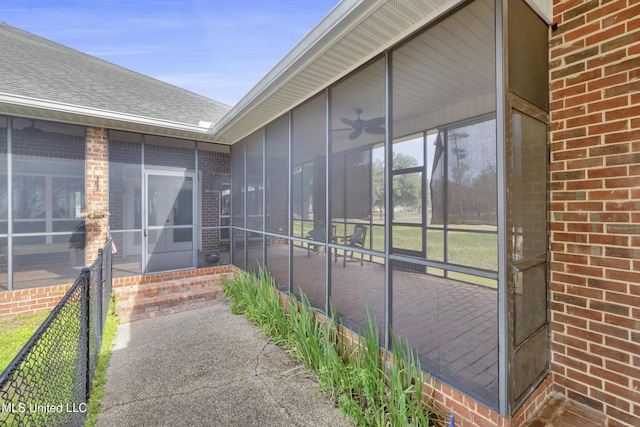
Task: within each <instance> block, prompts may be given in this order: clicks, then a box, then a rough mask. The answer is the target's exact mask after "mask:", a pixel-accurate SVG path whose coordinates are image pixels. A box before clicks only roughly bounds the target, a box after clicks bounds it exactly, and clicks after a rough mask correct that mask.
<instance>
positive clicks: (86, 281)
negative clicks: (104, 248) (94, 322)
mask: <svg viewBox="0 0 640 427" xmlns="http://www.w3.org/2000/svg"><path fill="white" fill-rule="evenodd" d="M81 276H82V278H83V284H82V289H83V294H82V295H83V298H82V316H83V320H84V322H82V323H83V325H84V328H85V332H86V336H85V344H86V346H87V348H86V353H85V361H86V369H85V374H86V375H85V389H84V396H85V403H86V402H88V401H89V392H90V391H91V307H90V304H91V269H90V268H89V267H83V268H82V273H81Z"/></svg>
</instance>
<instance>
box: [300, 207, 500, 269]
mask: <svg viewBox="0 0 640 427" xmlns="http://www.w3.org/2000/svg"><path fill="white" fill-rule="evenodd" d="M415 216H416V215H415V214H412V213H410V212H408V213H399V214H398V215H396V220H398V221H402V222H406V223H415V222H416V217H415ZM418 221H419V220H418ZM312 227H313V221H301V220H296V221H294V222H293V235H294V236H298V237H306V236H307V234H308V232H309V230H311V228H312ZM352 230H353V225H347V229H346V230H345V229H344V225H343V224H340V225H337V234H338V235H343V234H347V233H349V232H351V231H352ZM392 232H393V235H392V238H393V247H394V248H396V249H406V250H413V251H418V252H421V251H422V238H421V233H422V228H421V227H419V226H418V227H414V226H410V225H405V226H399V225H396V226H394V227H393V230H392ZM446 235H447V238H448V244H447V254H446V255H447V257H446V260H447V262H448V263H451V264H458V265H463V266H467V267H473V268H480V269H483V270H489V271H497V269H498V238H497V234H496V233H495V227H491V226H486V225H470V226H462V225H461V226H456V227H455V229H453V228H449V230H448V231H447V234H446ZM426 242H427V257H426V258H427V259H428V260H431V261H439V262H444V261H445V231H444V229H438V228H429V229H428V230H427V233H426ZM365 248H366V249H372V250H375V251H380V252H383V251H384V227H383V223H380V225H376V224H374V226H373V228H372V229H369V230H368V234H367V245H366V246H365ZM466 280H467V281H468V279H466Z"/></svg>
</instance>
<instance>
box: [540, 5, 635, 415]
mask: <svg viewBox="0 0 640 427" xmlns="http://www.w3.org/2000/svg"><path fill="white" fill-rule="evenodd" d="M634 3H635V2H634V1H625V0H622V1H620V0H618V1H581V0H580V1H576V0H572V1H559V0H555V1H554V22H555V23H557V28H556V29H555V30H554V31H553V32H552V34H551V44H550V57H551V58H550V61H551V62H550V73H551V134H550V142H551V182H550V189H551V208H550V210H551V260H552V263H551V277H550V287H551V302H550V304H551V322H552V338H551V339H552V371H553V375H554V383H555V387H556V390H558V391H560V392H562V393H564V394H566V395H567V396H568V397H570V398H572V399H574V400H577V401H579V402H582V403H585V404H587V405H589V406H591V407H594V408H596V409H598V410H601V411H603V412H604V413H605V414H606V415H607V416H608V418H609V422H610V425H624V426H631V425H635V426H637V425H640V403H639V402H640V225H639V224H640V81H638V77H640V4H634Z"/></svg>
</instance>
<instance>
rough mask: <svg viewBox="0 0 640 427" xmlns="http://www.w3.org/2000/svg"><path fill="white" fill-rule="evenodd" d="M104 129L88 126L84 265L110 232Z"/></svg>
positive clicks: (107, 155)
mask: <svg viewBox="0 0 640 427" xmlns="http://www.w3.org/2000/svg"><path fill="white" fill-rule="evenodd" d="M108 145H109V142H108V132H107V129H101V128H91V127H88V128H87V148H86V149H87V153H86V210H85V211H86V212H87V218H86V233H87V234H86V236H87V237H86V238H87V246H86V255H85V258H86V259H85V261H86V264H87V265H89V264H91V263H92V262H93V261H94V260H95V259H96V258H97V256H98V249H100V248H102V247H103V246H104V243H105V241H106V240H107V236H108V234H109V218H108V216H104V215H105V214H106V213H108V211H109V150H108Z"/></svg>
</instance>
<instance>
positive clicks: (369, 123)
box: [367, 117, 384, 127]
mask: <svg viewBox="0 0 640 427" xmlns="http://www.w3.org/2000/svg"><path fill="white" fill-rule="evenodd" d="M383 124H384V117H374V118H373V119H369V120H367V127H369V126H371V127H376V126H382V125H383Z"/></svg>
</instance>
